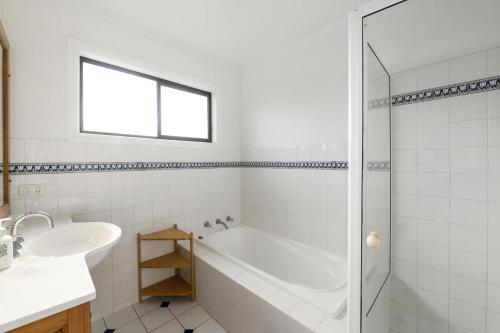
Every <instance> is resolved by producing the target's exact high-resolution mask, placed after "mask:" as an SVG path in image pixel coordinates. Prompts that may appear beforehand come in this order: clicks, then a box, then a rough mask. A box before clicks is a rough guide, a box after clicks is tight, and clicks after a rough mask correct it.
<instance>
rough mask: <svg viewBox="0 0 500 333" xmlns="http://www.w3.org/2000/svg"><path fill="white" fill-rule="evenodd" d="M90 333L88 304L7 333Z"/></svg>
mask: <svg viewBox="0 0 500 333" xmlns="http://www.w3.org/2000/svg"><path fill="white" fill-rule="evenodd" d="M35 332H36V333H91V329H90V303H84V304H81V305H78V306H75V307H74V308H71V309H68V310H64V311H61V312H59V313H56V314H53V315H51V316H48V317H46V318H43V319H40V320H37V321H35V322H32V323H30V324H27V325H24V326H21V327H19V328H16V329H14V330H12V331H9V332H8V333H35Z"/></svg>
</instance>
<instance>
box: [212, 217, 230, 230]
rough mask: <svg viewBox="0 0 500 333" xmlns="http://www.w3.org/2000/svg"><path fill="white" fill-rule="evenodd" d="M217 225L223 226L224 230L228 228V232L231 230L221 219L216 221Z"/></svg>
mask: <svg viewBox="0 0 500 333" xmlns="http://www.w3.org/2000/svg"><path fill="white" fill-rule="evenodd" d="M215 224H222V225H223V226H224V228H226V230H227V229H229V227H228V226H227V224H226V223H225V222H222V221H221V219H217V220H215Z"/></svg>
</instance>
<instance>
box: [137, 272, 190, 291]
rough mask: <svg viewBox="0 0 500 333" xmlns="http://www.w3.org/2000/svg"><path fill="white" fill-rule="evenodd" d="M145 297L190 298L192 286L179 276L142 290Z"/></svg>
mask: <svg viewBox="0 0 500 333" xmlns="http://www.w3.org/2000/svg"><path fill="white" fill-rule="evenodd" d="M142 295H143V296H165V295H168V296H189V295H191V286H190V285H189V284H188V283H187V282H186V281H184V280H183V279H181V278H180V277H178V276H172V277H169V278H168V279H165V280H163V281H160V282H157V283H155V284H152V285H150V286H149V287H146V288H142Z"/></svg>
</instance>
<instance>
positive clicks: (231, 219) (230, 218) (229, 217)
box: [226, 215, 234, 222]
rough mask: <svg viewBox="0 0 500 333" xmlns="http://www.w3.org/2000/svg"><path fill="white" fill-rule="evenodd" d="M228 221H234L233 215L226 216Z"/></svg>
mask: <svg viewBox="0 0 500 333" xmlns="http://www.w3.org/2000/svg"><path fill="white" fill-rule="evenodd" d="M226 222H234V219H233V218H232V217H231V216H229V215H228V216H226Z"/></svg>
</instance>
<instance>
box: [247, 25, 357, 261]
mask: <svg viewBox="0 0 500 333" xmlns="http://www.w3.org/2000/svg"><path fill="white" fill-rule="evenodd" d="M241 85H242V102H241V110H242V115H241V133H242V134H241V146H242V158H243V159H244V160H278V161H297V160H316V161H318V160H323V161H325V160H337V161H345V160H347V114H348V111H347V24H346V22H345V21H340V22H334V23H331V24H329V25H327V26H325V27H323V28H322V29H319V30H316V31H314V32H312V33H310V34H309V35H307V36H305V37H304V38H302V39H300V40H298V41H296V42H295V43H293V44H292V45H290V46H288V47H286V48H285V49H282V50H280V51H279V52H276V53H273V54H271V55H269V56H267V57H265V58H263V59H262V60H259V61H257V62H255V63H252V64H250V65H248V66H246V67H244V69H243V72H242V84H241ZM346 181H347V172H346V171H339V170H333V171H332V170H329V171H318V170H271V169H248V170H243V171H242V190H243V192H242V211H243V213H242V214H243V218H242V219H243V221H244V222H245V223H248V224H252V225H254V226H257V227H259V228H262V229H265V230H268V231H271V232H275V233H277V234H280V235H283V236H287V237H291V238H293V239H296V240H299V241H301V242H304V243H306V244H311V245H314V246H317V247H320V248H323V249H328V250H331V251H333V252H340V253H344V254H345V253H346V241H347V231H346V227H347V217H346V214H347V213H346V210H347V208H346V207H347V198H346V195H347V186H346Z"/></svg>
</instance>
